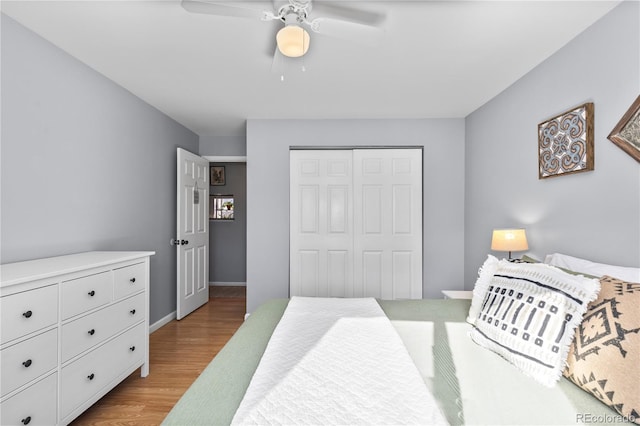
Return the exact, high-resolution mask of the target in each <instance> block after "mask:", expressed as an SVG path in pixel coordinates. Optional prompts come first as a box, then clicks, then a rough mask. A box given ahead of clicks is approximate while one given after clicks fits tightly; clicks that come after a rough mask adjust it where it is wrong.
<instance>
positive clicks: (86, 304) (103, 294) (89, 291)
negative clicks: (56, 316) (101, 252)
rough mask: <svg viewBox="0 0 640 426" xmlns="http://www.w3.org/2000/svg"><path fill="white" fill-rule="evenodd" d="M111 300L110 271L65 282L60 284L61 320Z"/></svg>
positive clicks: (111, 282) (111, 280)
mask: <svg viewBox="0 0 640 426" xmlns="http://www.w3.org/2000/svg"><path fill="white" fill-rule="evenodd" d="M112 298H113V278H112V275H111V272H110V271H107V272H102V273H99V274H95V275H89V276H86V277H82V278H77V279H75V280H70V281H65V282H63V283H62V319H63V320H64V319H67V318H71V317H72V316H74V315H78V314H81V313H83V312H86V311H88V310H91V309H93V308H97V307H98V306H102V305H106V304H107V303H109V302H111V300H112Z"/></svg>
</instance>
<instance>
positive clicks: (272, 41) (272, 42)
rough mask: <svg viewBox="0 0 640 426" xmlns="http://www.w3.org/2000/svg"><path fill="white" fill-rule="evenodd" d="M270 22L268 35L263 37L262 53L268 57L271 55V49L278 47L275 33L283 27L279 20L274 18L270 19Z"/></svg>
mask: <svg viewBox="0 0 640 426" xmlns="http://www.w3.org/2000/svg"><path fill="white" fill-rule="evenodd" d="M271 23H272V24H271V28H270V29H269V31H267V34H269V35H268V36H267V37H265V50H264V54H265V55H267V56H268V57H272V56H273V50H274V49H277V48H278V44H277V43H276V35H277V34H278V31H280V29H281V28H282V27H283V25H282V22H281V21H276V20H274V21H271Z"/></svg>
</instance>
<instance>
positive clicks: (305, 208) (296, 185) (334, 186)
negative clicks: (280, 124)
mask: <svg viewBox="0 0 640 426" xmlns="http://www.w3.org/2000/svg"><path fill="white" fill-rule="evenodd" d="M351 157H352V154H351V151H350V150H344V151H332V150H298V151H295V150H294V151H290V171H291V173H290V242H291V246H290V249H289V256H290V265H291V268H290V280H291V282H290V294H291V296H322V297H353V220H352V217H353V196H352V187H353V176H352V171H351V170H352V161H351Z"/></svg>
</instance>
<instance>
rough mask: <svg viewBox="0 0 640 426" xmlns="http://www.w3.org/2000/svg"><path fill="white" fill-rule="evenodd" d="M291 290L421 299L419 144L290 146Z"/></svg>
mask: <svg viewBox="0 0 640 426" xmlns="http://www.w3.org/2000/svg"><path fill="white" fill-rule="evenodd" d="M290 167H291V175H290V178H291V179H290V223H291V225H290V295H291V296H321V297H379V298H382V299H420V298H422V150H421V149H353V150H292V151H290Z"/></svg>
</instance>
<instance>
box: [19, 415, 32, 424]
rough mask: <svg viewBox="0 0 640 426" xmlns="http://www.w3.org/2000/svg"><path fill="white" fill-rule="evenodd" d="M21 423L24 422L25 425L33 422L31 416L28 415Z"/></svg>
mask: <svg viewBox="0 0 640 426" xmlns="http://www.w3.org/2000/svg"><path fill="white" fill-rule="evenodd" d="M20 423H22V424H23V425H28V424H29V423H31V416H27V417H25V418H24V419H22V420H20Z"/></svg>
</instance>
